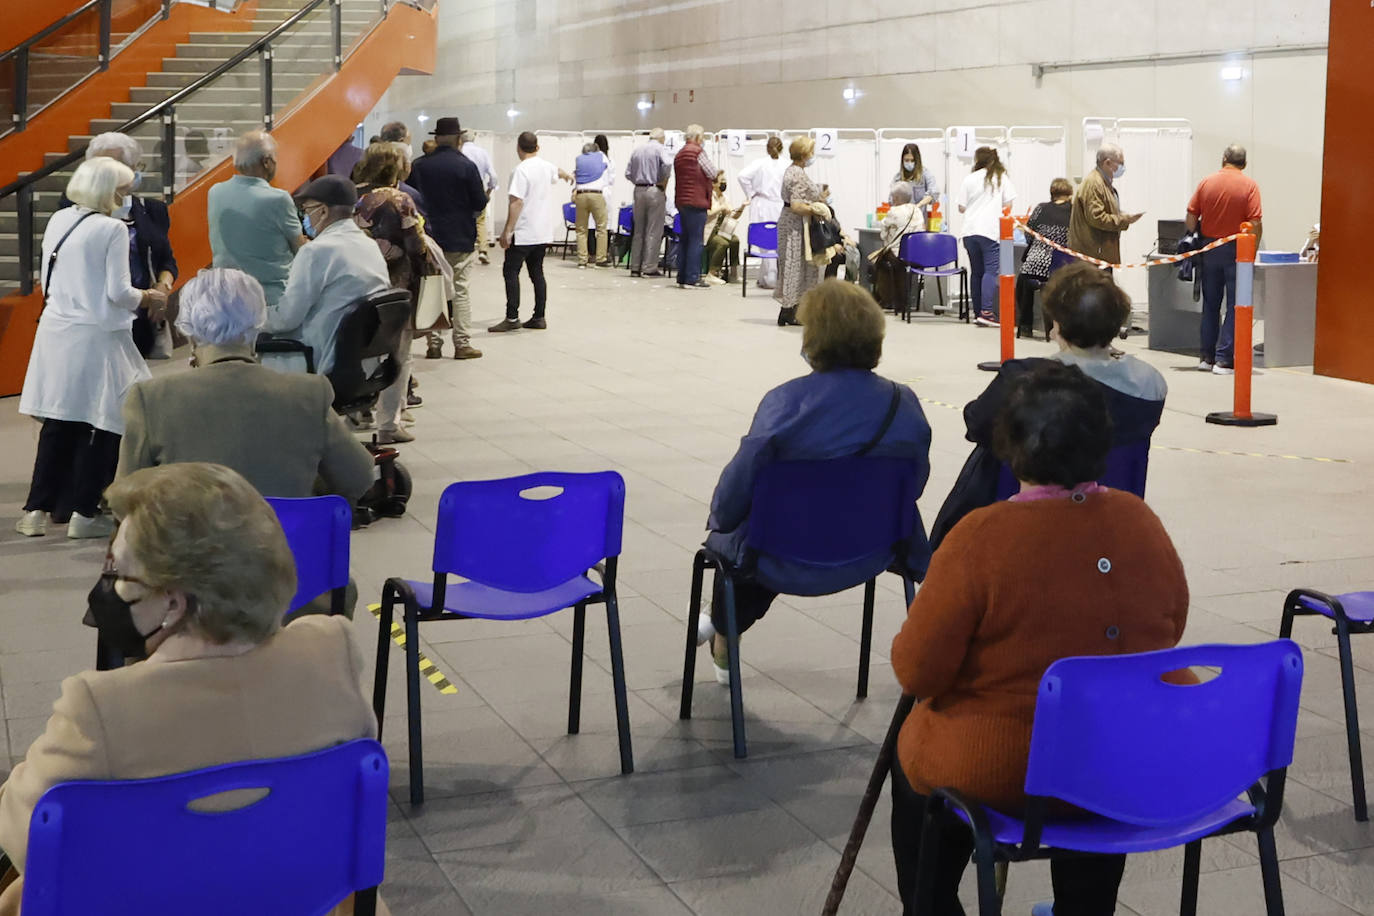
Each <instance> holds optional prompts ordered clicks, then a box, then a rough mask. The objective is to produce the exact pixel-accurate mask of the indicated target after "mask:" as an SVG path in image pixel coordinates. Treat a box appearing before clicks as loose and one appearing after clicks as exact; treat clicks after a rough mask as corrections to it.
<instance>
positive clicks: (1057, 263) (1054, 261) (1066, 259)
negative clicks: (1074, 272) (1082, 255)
mask: <svg viewBox="0 0 1374 916" xmlns="http://www.w3.org/2000/svg"><path fill="white" fill-rule="evenodd" d="M1077 260H1078V258H1075V257H1074V256H1073V255H1071V254H1065V253H1064V252H1062V251H1060V250H1059V249H1058V248H1051V249H1050V274H1051V275H1053V274H1054V272H1055V271H1056V270H1058V269H1059V268H1061V267H1067V266H1068V265H1070V264H1072V263H1073V262H1074V261H1077Z"/></svg>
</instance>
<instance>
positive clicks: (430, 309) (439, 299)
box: [415, 274, 448, 331]
mask: <svg viewBox="0 0 1374 916" xmlns="http://www.w3.org/2000/svg"><path fill="white" fill-rule="evenodd" d="M447 309H448V299H447V297H446V296H445V295H444V277H443V275H442V274H426V275H425V276H423V277H421V278H420V292H419V295H417V296H416V297H415V329H416V330H417V331H429V330H433V329H436V328H438V329H442V328H444V327H446V326H447V325H448V322H447V320H446V318H447Z"/></svg>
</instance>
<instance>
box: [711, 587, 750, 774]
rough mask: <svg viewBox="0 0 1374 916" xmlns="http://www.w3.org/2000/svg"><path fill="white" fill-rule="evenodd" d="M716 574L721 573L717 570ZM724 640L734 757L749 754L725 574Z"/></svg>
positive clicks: (730, 593)
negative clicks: (728, 660)
mask: <svg viewBox="0 0 1374 916" xmlns="http://www.w3.org/2000/svg"><path fill="white" fill-rule="evenodd" d="M716 575H723V573H722V572H721V571H719V570H718V571H717V572H716ZM724 585H725V588H724V591H725V642H726V645H727V647H728V653H729V656H730V725H731V730H732V731H733V732H734V736H735V757H736V758H737V759H741V760H742V759H743V758H745V757H747V756H748V755H749V751H748V748H747V747H746V746H745V741H744V695H743V693H742V692H741V688H740V665H739V623H738V621H737V619H736V617H735V582H734V580H733V579H731V578H730V577H729V576H725V582H724Z"/></svg>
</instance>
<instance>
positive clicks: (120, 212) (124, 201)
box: [110, 196, 133, 219]
mask: <svg viewBox="0 0 1374 916" xmlns="http://www.w3.org/2000/svg"><path fill="white" fill-rule="evenodd" d="M118 200H119V201H120V203H119V205H118V206H117V207H115V208H114V212H113V213H111V214H110V215H111V216H113V217H114V218H115V219H128V218H129V212H130V211H131V210H132V209H133V203H132V202H131V201H130V200H129V198H128V197H127V196H125V197H120V198H118Z"/></svg>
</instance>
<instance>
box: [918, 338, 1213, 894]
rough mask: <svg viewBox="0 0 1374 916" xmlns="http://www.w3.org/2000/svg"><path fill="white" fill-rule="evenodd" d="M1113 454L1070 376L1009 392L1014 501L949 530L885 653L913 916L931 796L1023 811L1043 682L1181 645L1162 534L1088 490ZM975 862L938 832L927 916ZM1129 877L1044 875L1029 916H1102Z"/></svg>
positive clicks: (1082, 380) (1104, 493) (1088, 862)
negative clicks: (1110, 659) (953, 793)
mask: <svg viewBox="0 0 1374 916" xmlns="http://www.w3.org/2000/svg"><path fill="white" fill-rule="evenodd" d="M1110 443H1111V420H1110V418H1109V416H1108V413H1107V407H1106V402H1105V401H1104V399H1103V396H1102V393H1101V392H1100V391H1099V390H1098V388H1097V386H1095V385H1094V384H1093V383H1092V382H1091V381H1089V380H1088V378H1087V377H1086V376H1084V375H1083V373H1082V372H1081V371H1080V370H1079V369H1077V368H1076V367H1072V366H1061V365H1056V364H1054V363H1047V364H1046V365H1044V366H1040V367H1037V368H1035V369H1034V370H1032V371H1030V372H1028V373H1026V374H1025V375H1024V376H1022V377H1021V378H1019V379H1018V380H1017V381H1016V382H1015V384H1014V388H1013V390H1012V392H1011V394H1010V395H1009V397H1008V400H1007V403H1006V406H1005V407H1004V408H1003V410H1002V412H1001V414H1000V415H999V416H998V419H997V426H996V432H995V435H994V447H995V448H996V451H997V454H998V455H999V456H1000V457H1001V458H1002V460H1003V461H1005V462H1007V463H1008V464H1009V465H1010V466H1011V469H1012V471H1013V472H1014V473H1015V474H1016V477H1017V479H1018V480H1019V481H1020V482H1021V492H1020V493H1018V494H1017V495H1016V496H1014V497H1012V498H1011V500H1009V501H1007V502H1003V503H997V504H994V505H991V506H987V507H984V508H982V509H978V510H976V511H974V512H971V513H970V514H969V515H967V516H965V517H964V518H963V519H962V520H961V521H960V522H959V523H958V524H957V525H955V527H954V528H953V529H952V530H951V531H950V533H949V536H948V537H947V538H946V539H945V542H944V543H943V545H941V547H940V549H939V550H938V551H936V552H935V556H934V559H933V560H932V561H931V565H930V571H929V573H928V575H927V576H926V579H925V582H924V584H923V585H922V586H921V590H920V592H919V593H918V594H917V596H916V600H915V601H914V602H912V605H911V610H910V612H909V614H908V617H907V621H906V623H905V624H904V625H903V626H902V629H901V632H899V633H898V634H897V637H896V638H895V639H894V640H893V642H892V668H893V670H894V672H895V673H896V675H897V679H898V680H899V681H900V682H901V685H902V689H903V690H904V691H905V692H906V693H908V694H911V695H913V696H916V697H920V698H922V700H921V702H920V703H919V704H918V705H917V706H916V708H915V709H914V710H913V711H912V713H911V715H910V717H909V718H908V719H907V721H906V723H905V724H904V725H903V726H902V731H901V736H900V738H899V739H898V743H897V763H898V764H899V765H896V766H894V767H893V771H892V847H893V855H894V857H895V859H896V865H897V878H898V885H899V888H900V891H901V895H902V900H903V903H904V905H905V912H906V913H907V914H908V916H911V914H914V913H916V909H915V901H914V899H913V898H914V893H915V886H916V863H917V858H918V856H919V852H920V850H919V846H920V833H921V822H922V818H923V815H924V813H925V803H926V797H927V796H928V795H929V794H930V793H931V792H932V791H934V790H935V789H937V788H943V787H953V788H956V789H958V790H959V791H960V792H962V793H965V794H966V795H968V796H969V797H971V798H973V799H977V800H978V801H980V802H983V803H985V804H988V805H991V806H993V807H995V808H997V809H999V810H1002V811H1005V812H1007V813H1010V814H1017V813H1019V812H1020V810H1021V809H1022V808H1023V806H1024V803H1025V793H1024V790H1023V786H1024V783H1025V777H1026V759H1027V756H1028V754H1029V751H1030V736H1031V722H1032V719H1033V717H1034V714H1035V697H1036V692H1037V688H1038V686H1039V683H1040V678H1041V676H1042V675H1043V674H1044V673H1045V669H1046V668H1048V667H1049V666H1050V665H1051V664H1052V663H1053V662H1055V661H1057V660H1058V659H1061V658H1065V657H1067V656H1072V655H1114V654H1126V653H1134V652H1148V651H1151V650H1155V649H1165V648H1169V647H1172V646H1174V645H1176V644H1177V643H1178V641H1179V638H1180V637H1181V636H1182V635H1183V626H1184V622H1185V620H1186V618H1187V613H1188V584H1187V582H1186V580H1185V578H1184V573H1183V564H1182V563H1181V562H1180V561H1179V558H1178V554H1177V553H1176V552H1175V550H1174V546H1173V543H1172V542H1171V541H1170V540H1169V535H1168V534H1167V533H1166V532H1165V531H1164V526H1163V525H1162V524H1160V521H1159V519H1158V518H1157V517H1156V516H1155V514H1154V513H1153V512H1151V511H1150V509H1149V508H1148V507H1147V506H1146V505H1145V503H1144V502H1142V501H1141V500H1140V499H1139V498H1137V497H1136V496H1134V495H1132V494H1130V493H1124V492H1122V491H1119V490H1108V489H1106V488H1104V487H1101V486H1099V485H1098V484H1096V483H1094V482H1093V481H1095V480H1097V478H1098V477H1099V476H1101V474H1102V473H1103V471H1104V469H1105V466H1106V457H1107V451H1108V448H1109V447H1110ZM1123 712H1127V711H1123ZM972 850H973V835H972V833H971V831H970V830H969V829H968V828H967V827H966V826H964V825H963V823H962V822H952V823H950V824H948V825H947V826H946V828H945V829H944V831H943V833H942V835H941V848H940V849H939V850H938V853H937V857H936V859H935V875H936V879H935V894H936V896H935V900H936V904H935V907H934V909H933V910H930V911H929V912H930V913H933V914H936V916H949V914H958V916H962V914H963V912H964V911H963V909H962V908H961V906H960V904H959V899H958V889H959V879H960V877H961V875H962V874H963V871H964V867H965V866H966V865H967V863H968V859H969V855H970V853H971V852H972ZM1124 867H1125V856H1092V857H1083V858H1074V859H1062V860H1057V861H1055V862H1053V863H1052V866H1051V869H1052V873H1053V879H1054V891H1055V901H1054V904H1053V909H1052V910H1051V909H1050V908H1049V907H1048V906H1045V905H1043V904H1042V905H1041V906H1039V907H1037V908H1036V913H1037V914H1049V913H1053V916H1104V914H1110V913H1112V912H1113V911H1114V910H1115V906H1116V891H1117V886H1118V885H1119V884H1120V882H1121V874H1122V871H1123V869H1124Z"/></svg>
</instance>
